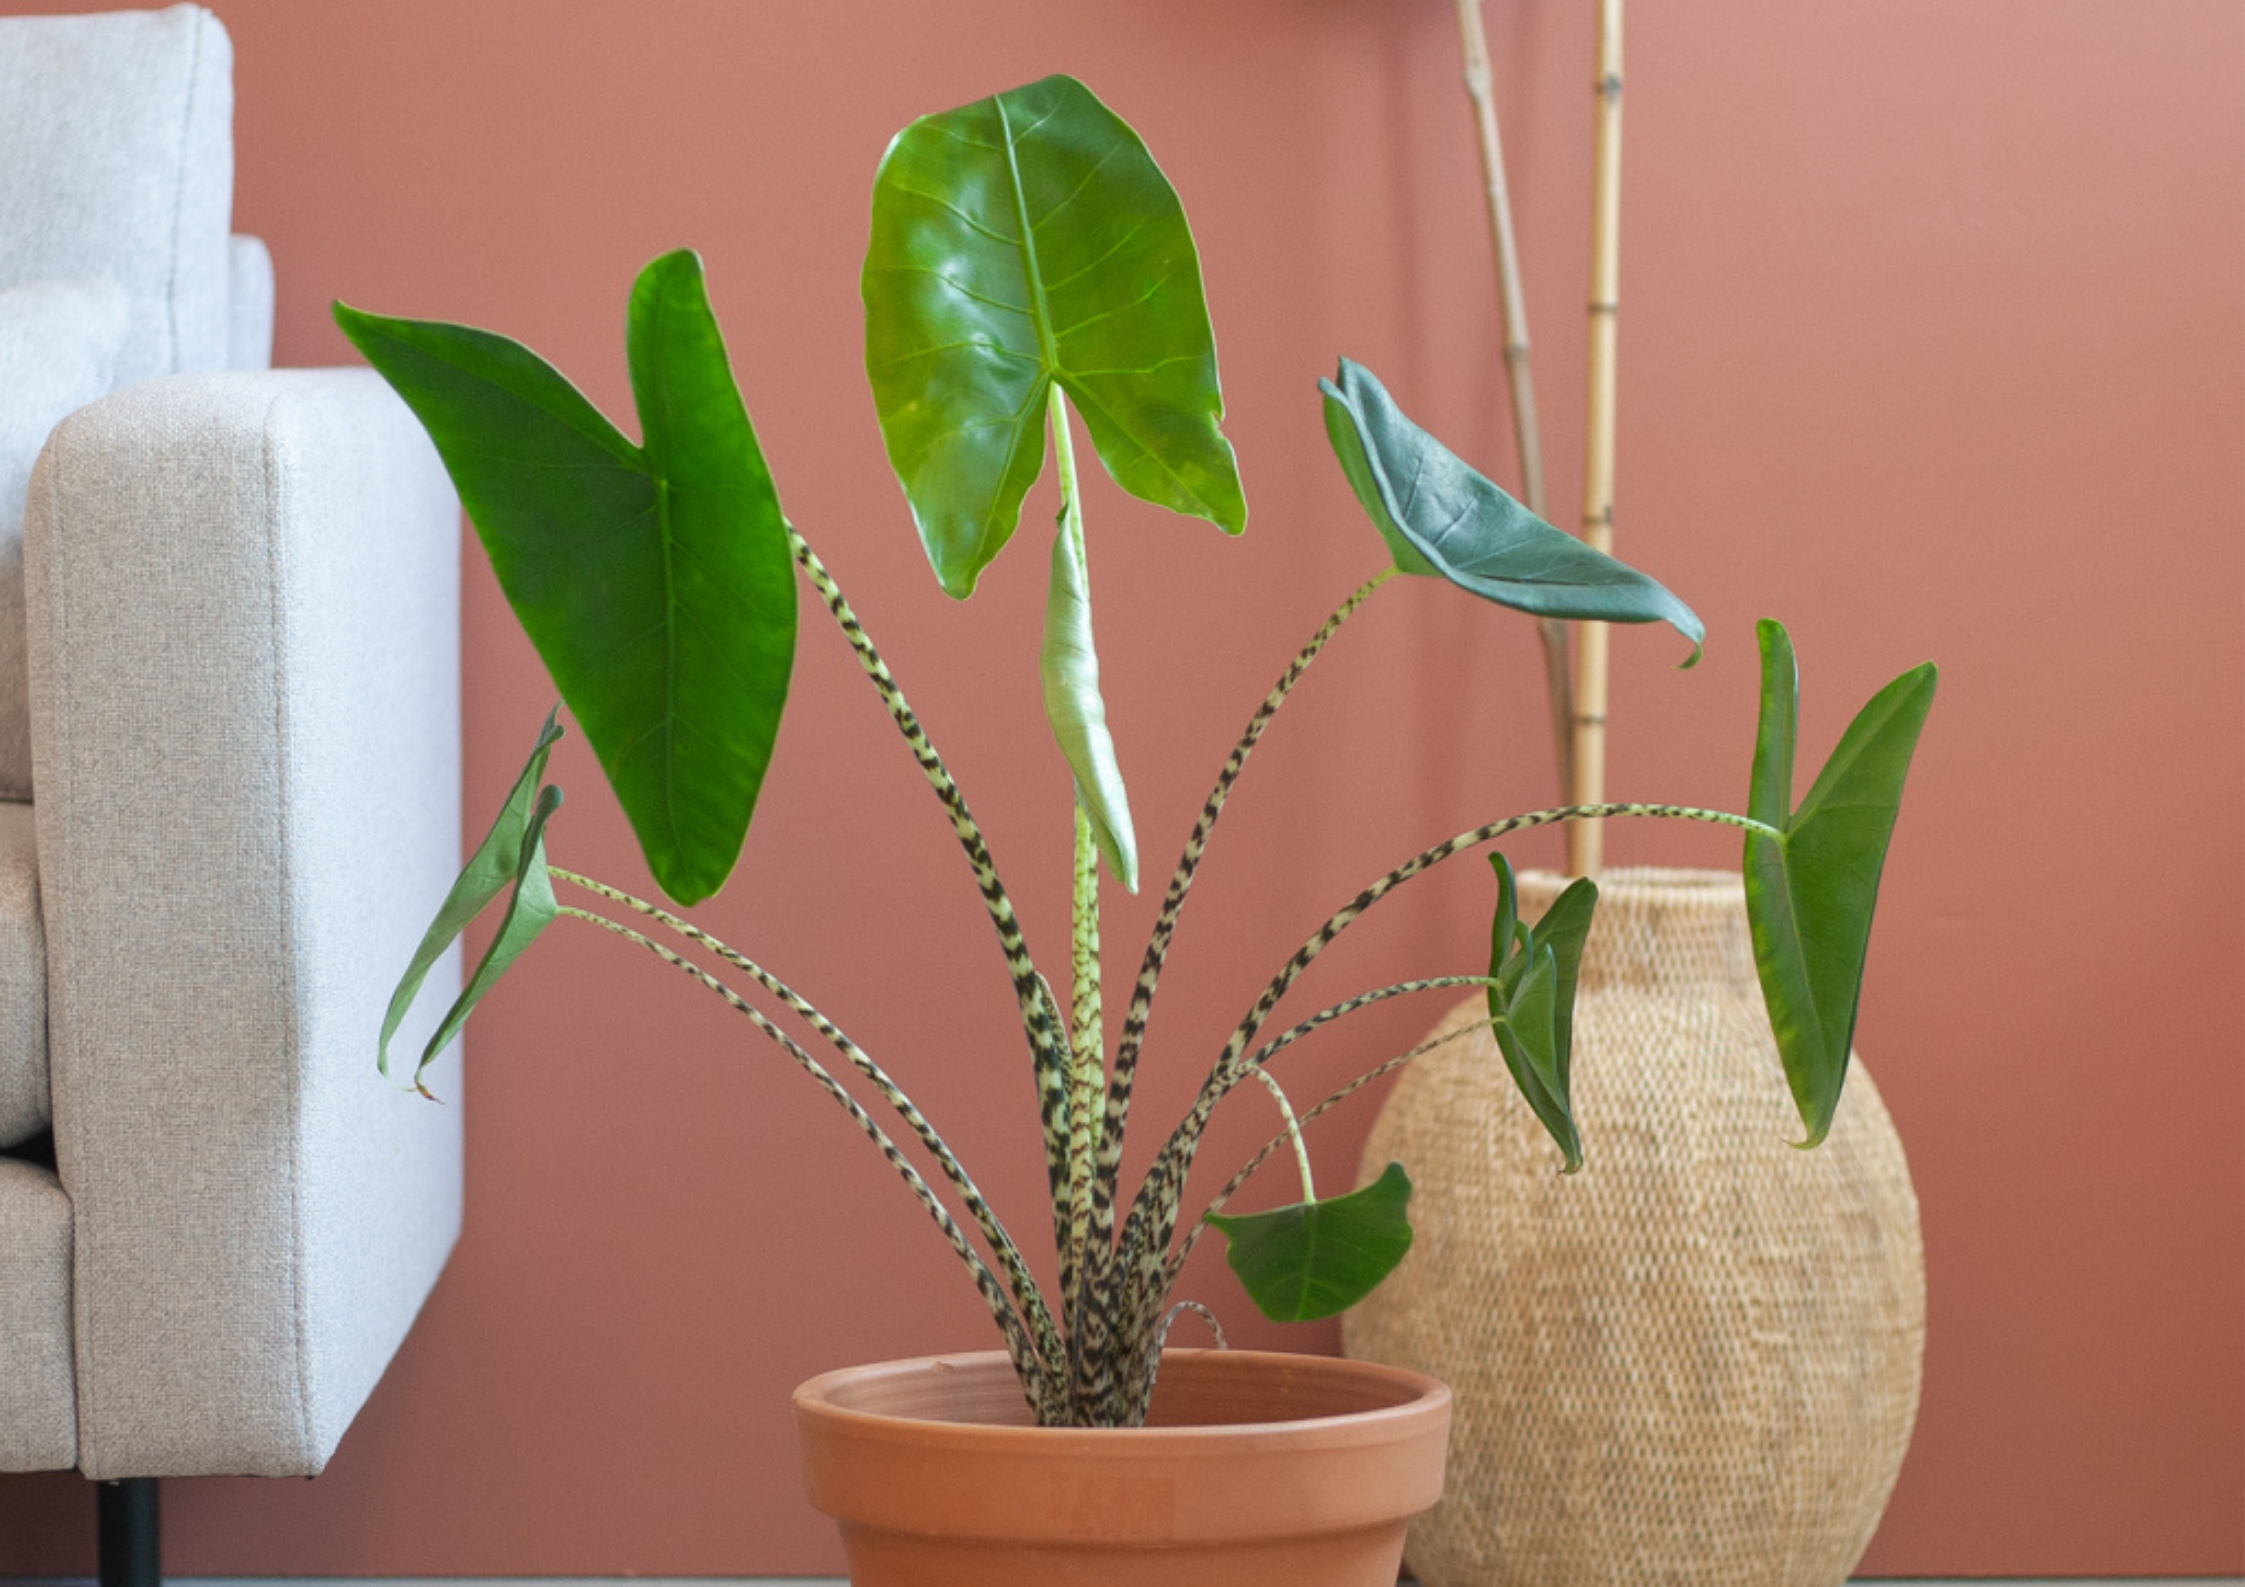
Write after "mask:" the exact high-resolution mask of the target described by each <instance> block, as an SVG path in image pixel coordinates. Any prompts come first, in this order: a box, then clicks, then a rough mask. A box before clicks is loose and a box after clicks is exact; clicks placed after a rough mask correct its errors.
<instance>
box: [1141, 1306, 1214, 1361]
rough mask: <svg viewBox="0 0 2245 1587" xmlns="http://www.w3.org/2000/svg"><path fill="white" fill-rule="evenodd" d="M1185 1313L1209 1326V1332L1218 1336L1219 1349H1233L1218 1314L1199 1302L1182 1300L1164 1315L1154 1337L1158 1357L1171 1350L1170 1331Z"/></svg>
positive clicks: (1155, 1351) (1155, 1352)
mask: <svg viewBox="0 0 2245 1587" xmlns="http://www.w3.org/2000/svg"><path fill="white" fill-rule="evenodd" d="M1185 1312H1191V1313H1192V1314H1193V1315H1194V1316H1196V1317H1198V1318H1199V1319H1200V1320H1201V1321H1202V1322H1204V1323H1206V1324H1208V1331H1209V1332H1210V1333H1212V1334H1214V1335H1215V1336H1216V1348H1217V1349H1219V1350H1229V1349H1231V1347H1232V1343H1231V1341H1230V1340H1229V1339H1226V1338H1225V1337H1224V1325H1223V1324H1222V1323H1220V1322H1218V1321H1217V1320H1216V1314H1215V1313H1214V1312H1212V1311H1210V1310H1209V1309H1208V1308H1207V1307H1206V1306H1203V1305H1202V1304H1201V1303H1200V1302H1199V1301H1197V1300H1181V1301H1179V1302H1178V1303H1177V1304H1176V1305H1174V1306H1172V1307H1170V1308H1169V1310H1168V1311H1166V1312H1164V1313H1163V1314H1162V1319H1161V1328H1160V1329H1159V1330H1158V1331H1157V1332H1156V1334H1155V1335H1154V1354H1155V1355H1157V1356H1158V1355H1160V1354H1161V1353H1162V1352H1163V1351H1164V1350H1166V1349H1168V1348H1169V1330H1170V1329H1172V1328H1174V1327H1175V1326H1176V1325H1177V1319H1178V1317H1179V1316H1180V1315H1182V1314H1183V1313H1185Z"/></svg>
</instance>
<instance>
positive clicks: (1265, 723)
mask: <svg viewBox="0 0 2245 1587" xmlns="http://www.w3.org/2000/svg"><path fill="white" fill-rule="evenodd" d="M1395 573H1396V570H1395V569H1394V568H1393V567H1388V568H1383V569H1382V570H1381V571H1380V572H1378V573H1376V574H1374V575H1373V576H1372V577H1371V578H1369V579H1366V580H1365V581H1364V582H1363V583H1362V584H1360V585H1358V586H1357V587H1356V590H1355V592H1354V593H1353V594H1351V595H1350V596H1349V598H1348V599H1347V600H1345V601H1343V602H1342V603H1341V604H1340V605H1339V606H1338V607H1336V608H1335V609H1334V612H1333V615H1332V616H1330V617H1328V618H1327V619H1326V620H1325V623H1324V625H1323V626H1322V627H1320V628H1319V629H1318V631H1317V632H1316V633H1315V634H1313V635H1311V636H1310V642H1309V643H1308V644H1306V645H1304V646H1303V647H1302V648H1301V650H1300V651H1299V652H1298V653H1297V654H1296V655H1295V657H1294V659H1293V661H1292V662H1291V663H1289V664H1288V666H1287V668H1286V671H1285V672H1284V673H1282V674H1280V676H1279V680H1278V682H1277V683H1275V684H1273V685H1272V686H1271V692H1270V693H1269V694H1267V695H1265V696H1264V697H1263V703H1262V704H1261V705H1259V706H1257V707H1256V708H1255V714H1254V716H1252V717H1251V718H1249V719H1248V723H1247V728H1246V731H1244V732H1243V733H1241V734H1240V736H1239V742H1238V743H1236V744H1234V745H1233V746H1232V753H1231V755H1230V756H1229V758H1227V759H1226V760H1225V762H1224V769H1223V771H1222V772H1221V773H1219V774H1218V776H1217V778H1216V786H1215V787H1214V788H1212V789H1211V790H1209V795H1208V799H1207V801H1206V802H1205V803H1204V804H1203V805H1202V806H1201V811H1200V819H1199V820H1197V821H1195V822H1194V823H1193V830H1192V834H1191V836H1189V837H1187V838H1186V839H1185V851H1184V853H1183V854H1182V855H1181V856H1180V857H1179V858H1178V861H1177V869H1176V870H1175V871H1173V872H1172V873H1171V874H1170V878H1169V890H1168V892H1166V893H1165V894H1163V895H1162V902H1161V913H1160V914H1159V915H1158V916H1156V917H1155V920H1154V929H1153V931H1152V932H1151V933H1150V934H1149V935H1148V937H1147V939H1146V954H1145V957H1144V959H1142V960H1141V961H1140V964H1139V969H1138V981H1137V984H1136V985H1135V986H1133V987H1132V988H1131V993H1130V1007H1129V1010H1128V1011H1127V1012H1126V1013H1125V1014H1124V1015H1123V1027H1122V1036H1121V1039H1120V1040H1119V1041H1118V1042H1117V1044H1116V1047H1115V1069H1114V1074H1113V1076H1112V1077H1111V1078H1110V1079H1109V1080H1108V1082H1107V1111H1106V1120H1105V1127H1104V1129H1103V1131H1102V1132H1101V1137H1100V1143H1099V1180H1098V1186H1097V1189H1096V1190H1095V1192H1094V1194H1093V1198H1092V1218H1093V1226H1092V1233H1093V1238H1094V1240H1095V1241H1097V1242H1100V1243H1109V1242H1111V1241H1112V1239H1113V1235H1114V1215H1115V1182H1116V1178H1117V1176H1118V1174H1119V1173H1120V1172H1121V1169H1122V1153H1123V1131H1124V1128H1125V1126H1126V1124H1127V1122H1128V1120H1129V1117H1130V1095H1131V1090H1132V1087H1133V1086H1134V1084H1135V1083H1136V1081H1137V1076H1138V1054H1139V1051H1140V1049H1141V1048H1143V1047H1144V1045H1145V1041H1146V1022H1147V1020H1148V1019H1149V1018H1151V1017H1152V1015H1153V1007H1154V992H1155V990H1156V989H1157V988H1158V987H1159V986H1160V984H1161V972H1162V966H1163V965H1164V964H1165V963H1167V962H1168V959H1169V945H1170V943H1171V942H1172V941H1173V940H1174V939H1175V937H1176V935H1177V918H1178V916H1179V915H1180V914H1182V913H1183V912H1184V908H1185V895H1186V894H1187V893H1189V892H1191V891H1192V886H1193V877H1194V875H1195V874H1196V873H1197V872H1198V871H1199V870H1200V862H1201V856H1202V855H1203V854H1205V853H1207V851H1208V838H1209V834H1210V833H1211V832H1213V831H1214V830H1215V828H1216V820H1217V818H1218V817H1219V816H1221V815H1222V814H1223V813H1224V801H1225V800H1226V799H1228V798H1230V797H1231V792H1232V784H1233V783H1235V782H1237V781H1238V780H1239V774H1240V771H1241V769H1242V768H1244V767H1245V766H1246V765H1247V757H1248V756H1249V755H1251V754H1253V753H1254V752H1255V745H1256V743H1257V742H1258V741H1259V740H1260V739H1261V738H1262V736H1263V730H1264V729H1265V728H1266V727H1269V726H1270V723H1271V718H1272V717H1274V716H1276V715H1277V714H1278V708H1279V707H1280V706H1282V705H1284V704H1285V703H1286V697H1287V696H1288V695H1289V694H1291V693H1293V692H1294V685H1295V684H1297V683H1299V682H1301V681H1302V674H1303V673H1305V672H1307V671H1308V670H1309V667H1310V663H1311V662H1313V661H1315V660H1316V659H1317V657H1318V652H1320V651H1322V650H1323V649H1324V648H1325V646H1326V644H1327V642H1328V641H1330V640H1331V639H1332V637H1333V636H1334V635H1335V634H1337V633H1339V632H1340V630H1341V625H1342V624H1343V623H1345V622H1347V621H1348V620H1349V618H1350V617H1351V616H1353V615H1354V614H1355V612H1356V609H1357V608H1358V607H1359V606H1362V605H1363V604H1364V603H1365V602H1366V601H1367V600H1369V599H1371V596H1372V592H1373V591H1374V590H1376V589H1378V588H1379V587H1380V586H1381V585H1383V584H1385V583H1386V582H1387V581H1388V580H1389V579H1391V578H1393V577H1395Z"/></svg>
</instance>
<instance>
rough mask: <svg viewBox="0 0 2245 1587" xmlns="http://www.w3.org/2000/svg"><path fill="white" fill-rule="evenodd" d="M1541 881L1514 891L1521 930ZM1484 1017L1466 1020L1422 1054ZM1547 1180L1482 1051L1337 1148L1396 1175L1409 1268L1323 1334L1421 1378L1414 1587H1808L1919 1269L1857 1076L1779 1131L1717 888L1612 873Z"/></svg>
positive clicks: (1738, 908) (1459, 1049)
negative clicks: (1819, 1111) (1439, 1410)
mask: <svg viewBox="0 0 2245 1587" xmlns="http://www.w3.org/2000/svg"><path fill="white" fill-rule="evenodd" d="M1560 885H1561V880H1560V879H1559V878H1556V877H1552V876H1548V875H1535V876H1531V877H1526V878H1523V879H1522V884H1521V893H1522V898H1521V913H1522V915H1523V916H1524V917H1525V918H1527V919H1529V920H1533V919H1535V918H1536V917H1537V915H1538V914H1540V913H1541V911H1542V910H1543V908H1544V907H1545V905H1547V904H1548V903H1549V902H1550V900H1551V899H1552V897H1554V896H1555V894H1556V892H1557V889H1558V887H1559V886H1560ZM1485 1018H1486V1006H1485V1004H1484V1003H1483V1000H1482V999H1481V997H1480V996H1479V995H1476V996H1475V997H1474V998H1472V999H1471V1000H1469V1001H1468V1002H1466V1003H1464V1004H1461V1005H1460V1006H1459V1007H1458V1008H1457V1009H1456V1010H1454V1011H1453V1012H1452V1014H1451V1016H1450V1018H1449V1019H1448V1020H1447V1021H1445V1022H1444V1025H1443V1027H1441V1028H1443V1029H1452V1028H1456V1027H1459V1026H1464V1025H1472V1024H1474V1023H1476V1022H1478V1021H1482V1020H1484V1019H1485ZM1573 1089H1574V1100H1575V1117H1576V1119H1577V1121H1578V1123H1579V1124H1580V1126H1581V1129H1582V1138H1583V1148H1584V1152H1585V1155H1586V1158H1587V1163H1586V1166H1585V1167H1584V1168H1583V1170H1582V1171H1581V1173H1579V1174H1577V1175H1575V1176H1573V1177H1571V1178H1566V1179H1562V1178H1561V1177H1560V1176H1559V1173H1558V1168H1559V1154H1558V1150H1557V1148H1555V1147H1554V1146H1553V1145H1552V1144H1551V1141H1550V1139H1549V1137H1547V1136H1546V1135H1545V1134H1544V1133H1543V1131H1542V1130H1541V1129H1540V1128H1539V1127H1538V1126H1537V1124H1536V1121H1535V1119H1534V1117H1533V1115H1531V1114H1530V1113H1529V1111H1528V1108H1527V1105H1526V1104H1525V1103H1524V1102H1522V1101H1521V1099H1520V1096H1519V1094H1518V1092H1516V1091H1515V1090H1514V1088H1513V1084H1512V1080H1511V1078H1510V1076H1509V1075H1507V1074H1506V1072H1505V1067H1504V1060H1503V1059H1502V1058H1501V1057H1500V1056H1499V1055H1498V1053H1497V1050H1496V1044H1495V1042H1494V1041H1493V1040H1492V1039H1491V1038H1490V1036H1489V1033H1488V1031H1487V1029H1486V1028H1485V1027H1484V1028H1483V1029H1481V1030H1480V1031H1478V1032H1474V1033H1470V1034H1467V1035H1464V1036H1460V1037H1459V1038H1458V1039H1457V1040H1455V1041H1453V1042H1450V1043H1448V1044H1447V1045H1445V1046H1443V1047H1440V1048H1437V1049H1436V1050H1435V1051H1434V1052H1433V1053H1431V1054H1429V1055H1428V1056H1427V1057H1425V1058H1423V1059H1421V1060H1419V1061H1418V1062H1417V1063H1415V1064H1413V1065H1412V1066H1411V1067H1410V1068H1408V1069H1406V1070H1405V1071H1404V1073H1403V1076H1402V1078H1401V1080H1400V1081H1399V1082H1398V1084H1397V1085H1396V1088H1395V1091H1394V1093H1393V1094H1392V1096H1391V1097H1390V1098H1389V1101H1388V1103H1387V1106H1386V1108H1385V1109H1384V1110H1383V1111H1382V1113H1381V1115H1380V1118H1379V1120H1378V1122H1377V1123H1376V1124H1375V1125H1374V1127H1373V1130H1372V1136H1371V1139H1370V1141H1369V1142H1367V1144H1366V1146H1365V1154H1364V1177H1365V1178H1366V1179H1367V1180H1369V1179H1370V1178H1371V1177H1372V1176H1373V1175H1376V1174H1377V1173H1378V1172H1379V1170H1380V1169H1381V1168H1382V1167H1384V1166H1385V1165H1386V1164H1387V1162H1388V1161H1389V1160H1390V1159H1391V1158H1394V1159H1400V1160H1402V1162H1403V1163H1404V1164H1405V1165H1406V1166H1407V1167H1408V1168H1409V1169H1410V1172H1411V1177H1412V1180H1413V1183H1414V1186H1415V1191H1414V1194H1413V1196H1412V1201H1411V1221H1412V1223H1413V1225H1414V1226H1415V1227H1416V1229H1417V1231H1418V1238H1417V1243H1416V1244H1415V1246H1414V1247H1413V1249H1412V1252H1411V1255H1410V1256H1409V1257H1408V1258H1407V1259H1406V1260H1405V1262H1404V1264H1403V1266H1402V1267H1401V1268H1400V1269H1399V1270H1398V1271H1397V1272H1396V1273H1395V1275H1394V1276H1393V1277H1391V1278H1390V1279H1389V1280H1388V1282H1387V1283H1386V1284H1384V1285H1383V1286H1381V1288H1380V1289H1379V1290H1377V1291H1376V1292H1375V1293H1374V1294H1373V1295H1372V1297H1371V1298H1370V1299H1369V1300H1367V1301H1365V1302H1364V1303H1363V1304H1362V1305H1361V1306H1359V1307H1358V1308H1357V1309H1356V1310H1355V1311H1353V1312H1351V1313H1350V1314H1349V1315H1348V1316H1347V1317H1346V1318H1345V1319H1344V1321H1343V1326H1342V1340H1343V1345H1344V1348H1345V1349H1346V1350H1347V1351H1348V1353H1349V1354H1350V1355H1352V1356H1357V1357H1360V1358H1363V1359H1366V1360H1371V1361H1383V1362H1390V1363H1393V1364H1395V1365H1399V1366H1406V1367H1411V1368H1415V1369H1416V1370H1419V1371H1422V1372H1426V1373H1430V1374H1432V1375H1434V1376H1436V1377H1439V1378H1441V1379H1443V1380H1444V1381H1445V1382H1447V1383H1448V1384H1449V1385H1450V1388H1451V1391H1452V1393H1453V1394H1454V1395H1455V1396H1456V1399H1455V1417H1454V1421H1453V1423H1452V1432H1451V1437H1450V1474H1449V1483H1448V1488H1447V1492H1446V1495H1445V1497H1444V1499H1443V1502H1442V1503H1441V1504H1440V1505H1439V1506H1437V1507H1436V1508H1435V1509H1434V1510H1432V1511H1430V1512H1429V1513H1428V1514H1427V1515H1425V1516H1422V1517H1421V1518H1420V1519H1419V1520H1418V1521H1417V1522H1416V1523H1414V1524H1413V1526H1412V1528H1411V1541H1410V1545H1409V1550H1408V1558H1409V1560H1410V1564H1411V1567H1412V1569H1413V1570H1414V1571H1415V1572H1416V1573H1417V1574H1418V1576H1419V1577H1420V1579H1421V1580H1422V1581H1423V1582H1424V1583H1425V1584H1426V1587H1494V1584H1497V1583H1507V1584H1532V1587H1591V1584H1616V1583H1639V1582H1646V1583H1649V1582H1660V1583H1669V1584H1678V1587H1682V1584H1694V1583H1706V1584H1708V1587H1715V1584H1721V1587H1758V1584H1767V1587H1834V1584H1837V1583H1840V1582H1843V1581H1845V1580H1846V1578H1847V1576H1848V1574H1849V1572H1850V1571H1851V1570H1852V1569H1853V1568H1854V1566H1855V1564H1856V1562H1857V1561H1858V1560H1859V1559H1860V1558H1861V1557H1862V1555H1863V1550H1864V1548H1865V1546H1866V1545H1867V1544H1868V1543H1869V1542H1870V1538H1871V1534H1872V1532H1873V1530H1874V1529H1875V1528H1876V1527H1877V1525H1878V1521H1879V1516H1880V1514H1881V1512H1882V1511H1883V1510H1884V1509H1885V1507H1886V1501H1887V1496H1888V1494H1889V1493H1890V1492H1891V1491H1892V1490H1893V1487H1894V1478H1895V1473H1896V1472H1897V1470H1898V1469H1899V1468H1900V1466H1901V1464H1902V1453H1903V1450H1904V1449H1905V1448H1906V1447H1907V1445H1908V1443H1909V1439H1910V1427H1911V1423H1912V1421H1913V1420H1914V1418H1915V1416H1916V1413H1917V1403H1918V1381H1919V1372H1920V1367H1921V1364H1922V1358H1923V1354H1924V1344H1925V1263H1924V1253H1923V1248H1922V1247H1921V1245H1920V1243H1919V1236H1918V1208H1917V1198H1916V1197H1915V1195H1914V1194H1913V1193H1912V1192H1911V1189H1910V1174H1909V1168H1908V1165H1907V1164H1906V1163H1905V1162H1904V1161H1903V1157H1902V1144H1901V1142H1900V1140H1899V1139H1898V1138H1897V1137H1896V1135H1895V1133H1894V1125H1893V1123H1892V1121H1891V1120H1890V1119H1889V1118H1888V1117H1887V1112H1886V1108H1885V1106H1884V1105H1883V1104H1882V1103H1881V1102H1880V1100H1879V1093H1878V1091H1877V1089H1876V1088H1875V1087H1874V1086H1873V1085H1872V1084H1871V1077H1870V1075H1868V1074H1867V1073H1865V1072H1864V1070H1863V1068H1862V1065H1861V1062H1860V1060H1857V1061H1856V1062H1855V1063H1854V1064H1852V1065H1851V1067H1850V1069H1849V1074H1848V1082H1847V1090H1846V1093H1845V1095H1844V1096H1843V1098H1842V1100H1841V1103H1840V1109H1839V1115H1838V1118H1837V1119H1836V1121H1835V1122H1834V1124H1833V1128H1832V1132H1831V1135H1830V1137H1829V1138H1828V1139H1827V1140H1826V1141H1825V1143H1824V1145H1822V1146H1821V1147H1819V1148H1818V1149H1817V1150H1815V1151H1813V1152H1803V1151H1797V1150H1795V1149H1794V1148H1793V1147H1792V1146H1791V1145H1790V1143H1791V1142H1792V1141H1795V1140H1798V1139H1799V1138H1800V1134H1801V1127H1800V1122H1799V1120H1798V1118H1796V1117H1795V1116H1794V1114H1793V1111H1792V1106H1791V1103H1790V1102H1789V1100H1788V1098H1787V1094H1786V1089H1785V1081H1784V1077H1783V1072H1782V1070H1781V1069H1780V1067H1779V1064H1778V1059H1777V1051H1776V1047H1775V1044H1774V1043H1773V1042H1772V1040H1771V1037H1770V1032H1769V1023H1768V1018H1767V1016H1766V1014H1765V1013H1764V1012H1763V1007H1762V998H1761V990H1760V987H1759V984H1758V983H1757V981H1756V979H1755V975H1754V964H1753V956H1752V948H1751V944H1750V940H1749V937H1748V934H1747V925H1746V911H1745V898H1744V892H1743V889H1742V888H1741V886H1740V883H1739V879H1738V878H1737V877H1736V876H1735V875H1733V876H1724V875H1721V874H1719V873H1712V872H1685V871H1644V870H1640V871H1626V870H1625V871H1616V872H1612V873H1610V874H1609V876H1608V878H1607V879H1606V881H1605V883H1604V885H1603V886H1602V888H1601V894H1600V898H1599V902H1598V912H1597V916H1596V920H1595V923H1594V925H1593V926H1592V929H1591V936H1590V941H1589V944H1588V946H1587V949H1586V951H1585V954H1584V958H1583V967H1582V979H1581V983H1580V990H1579V992H1578V994H1577V1001H1576V1005H1575V1039H1574V1063H1573Z"/></svg>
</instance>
